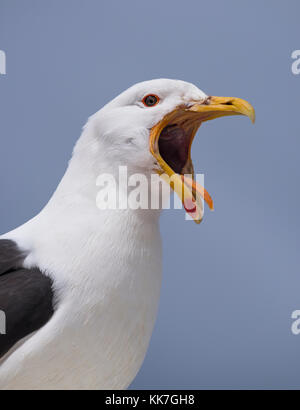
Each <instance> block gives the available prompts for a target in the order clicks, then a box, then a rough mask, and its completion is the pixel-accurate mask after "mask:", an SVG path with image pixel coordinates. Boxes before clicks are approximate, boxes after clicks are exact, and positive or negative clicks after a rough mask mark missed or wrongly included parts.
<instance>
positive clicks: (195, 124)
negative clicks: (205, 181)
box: [150, 97, 255, 223]
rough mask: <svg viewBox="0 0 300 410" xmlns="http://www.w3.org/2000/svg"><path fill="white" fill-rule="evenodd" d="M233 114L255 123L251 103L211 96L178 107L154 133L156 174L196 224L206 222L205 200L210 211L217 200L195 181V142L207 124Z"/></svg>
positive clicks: (152, 147) (151, 144)
mask: <svg viewBox="0 0 300 410" xmlns="http://www.w3.org/2000/svg"><path fill="white" fill-rule="evenodd" d="M229 115H246V116H247V117H249V118H250V119H251V121H252V122H253V123H254V122H255V111H254V108H253V107H252V105H251V104H249V103H248V102H247V101H245V100H242V99H240V98H234V97H208V98H207V99H205V100H204V101H200V102H199V101H193V102H191V103H190V104H189V105H181V106H178V107H177V108H176V109H175V110H173V111H172V112H170V113H169V114H167V115H166V116H165V117H164V118H163V119H162V120H161V121H160V122H159V123H158V124H156V125H155V126H154V127H153V128H152V130H151V132H150V151H151V153H152V155H153V156H154V157H155V159H156V161H157V164H158V169H156V172H158V173H159V174H160V176H161V178H162V179H164V180H165V181H166V182H168V183H169V184H170V186H171V187H172V189H173V190H174V191H175V192H176V193H177V194H178V196H179V197H180V199H181V201H182V203H183V206H184V208H185V210H186V211H187V213H188V214H189V215H190V216H191V217H192V218H193V220H194V221H195V222H196V223H200V222H201V221H202V219H203V203H202V199H204V201H205V202H206V203H207V204H208V206H209V208H210V209H213V201H212V199H211V197H210V195H209V194H208V192H207V191H206V190H205V189H204V187H202V186H201V185H200V184H198V183H197V182H196V180H195V177H194V167H193V163H192V159H191V147H192V142H193V139H194V137H195V134H196V133H197V131H198V129H199V127H200V125H201V124H202V123H203V122H205V121H209V120H213V119H215V118H219V117H225V116H229Z"/></svg>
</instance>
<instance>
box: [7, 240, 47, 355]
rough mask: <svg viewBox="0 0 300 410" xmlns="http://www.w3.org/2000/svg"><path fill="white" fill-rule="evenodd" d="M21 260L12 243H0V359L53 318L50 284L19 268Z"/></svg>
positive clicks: (39, 274) (36, 273)
mask: <svg viewBox="0 0 300 410" xmlns="http://www.w3.org/2000/svg"><path fill="white" fill-rule="evenodd" d="M25 258H26V253H24V252H22V251H20V249H19V248H18V246H17V244H16V243H15V242H13V241H10V240H4V239H2V240H0V313H1V315H0V320H2V323H0V359H1V357H2V356H4V355H5V353H7V352H8V351H9V350H10V349H11V348H12V347H13V346H14V344H15V343H17V342H18V341H19V340H21V339H23V338H24V337H25V336H28V335H29V334H30V333H32V332H34V331H36V330H38V329H40V328H41V327H42V326H43V325H44V324H46V323H47V322H48V320H49V319H50V318H51V316H52V315H53V290H52V281H51V279H50V278H49V277H47V276H45V275H44V274H43V273H42V272H41V271H40V270H39V269H38V268H33V269H25V268H24V267H22V265H23V262H24V259H25Z"/></svg>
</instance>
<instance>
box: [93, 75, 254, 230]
mask: <svg viewBox="0 0 300 410" xmlns="http://www.w3.org/2000/svg"><path fill="white" fill-rule="evenodd" d="M233 115H246V116H248V117H249V118H250V119H251V120H252V122H254V121H255V112H254V109H253V107H252V106H251V105H250V104H249V103H248V102H247V101H245V100H243V99H240V98H235V97H215V96H210V95H207V94H205V93H204V92H203V91H202V90H200V89H199V88H198V87H196V86H195V85H193V84H191V83H188V82H185V81H179V80H170V79H158V80H152V81H145V82H142V83H138V84H135V85H134V86H132V87H130V88H129V89H127V90H126V91H124V92H123V93H122V94H120V95H119V96H118V97H116V98H114V99H113V100H112V101H111V102H109V103H108V104H107V105H105V106H104V107H103V108H102V109H101V110H100V111H98V112H97V113H96V114H94V115H93V116H92V117H91V118H90V121H89V123H88V125H90V126H92V127H93V135H94V136H96V143H97V144H100V145H101V151H102V152H105V158H106V161H108V162H109V163H111V164H118V165H125V166H127V167H128V168H131V169H133V170H135V171H136V172H143V173H147V174H149V173H150V174H151V173H158V174H159V175H160V176H161V177H162V179H164V180H165V181H167V182H168V183H169V184H170V185H171V187H172V189H173V190H174V191H175V192H176V193H177V194H178V195H179V197H180V199H181V200H182V202H183V204H184V207H185V209H186V210H187V211H188V212H189V214H190V215H191V216H192V218H193V219H194V221H195V222H196V223H199V222H201V220H202V217H203V205H202V199H201V197H202V198H203V199H204V200H206V202H207V204H208V205H209V207H210V208H213V203H212V200H211V198H210V196H209V194H208V193H207V192H206V190H205V189H204V188H203V187H202V186H200V185H199V184H197V182H196V181H195V178H194V167H193V162H192V158H191V148H192V142H193V140H194V137H195V135H196V133H197V131H198V129H199V127H200V126H201V125H202V123H204V122H206V121H209V120H213V119H215V118H219V117H224V116H233ZM187 175H189V176H190V177H188V176H187ZM198 194H199V195H198ZM187 203H188V204H189V205H188V208H187V206H186V204H187Z"/></svg>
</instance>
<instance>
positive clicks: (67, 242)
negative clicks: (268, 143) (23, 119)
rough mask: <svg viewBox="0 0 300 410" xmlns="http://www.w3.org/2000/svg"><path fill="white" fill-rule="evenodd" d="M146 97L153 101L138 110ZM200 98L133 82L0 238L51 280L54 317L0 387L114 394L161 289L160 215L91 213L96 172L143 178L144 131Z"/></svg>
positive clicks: (140, 344) (9, 363) (137, 352)
mask: <svg viewBox="0 0 300 410" xmlns="http://www.w3.org/2000/svg"><path fill="white" fill-rule="evenodd" d="M147 94H155V95H159V98H160V103H159V104H158V105H157V106H155V107H151V108H148V107H145V106H144V105H143V103H142V99H143V97H144V96H145V95H147ZM206 98H207V96H206V95H205V94H204V93H203V92H202V91H201V90H199V89H198V88H197V87H195V86H194V85H192V84H189V83H185V82H182V81H177V80H153V81H148V82H145V83H141V84H137V85H135V86H133V87H132V88H130V89H128V90H127V91H125V92H124V93H123V94H121V95H120V96H118V97H117V98H115V99H114V100H113V101H111V102H110V103H109V104H107V105H106V106H105V107H104V108H102V109H101V110H100V111H98V112H97V113H96V114H95V115H93V116H92V117H91V118H90V119H89V121H88V123H87V124H86V126H85V127H84V130H83V133H82V135H81V137H80V139H79V141H78V142H77V144H76V146H75V149H74V153H73V157H72V159H71V161H70V163H69V166H68V169H67V171H66V174H65V175H64V177H63V179H62V181H61V183H60V184H59V186H58V188H57V190H56V192H55V193H54V195H53V197H52V198H51V200H50V202H49V203H48V204H47V206H46V207H45V208H44V209H43V210H42V212H41V213H40V214H39V215H37V216H36V217H35V218H33V219H32V220H31V221H29V222H28V223H26V224H25V225H23V226H21V227H19V228H17V229H15V230H14V231H12V232H10V233H7V234H5V235H3V236H2V237H1V238H0V239H9V240H12V241H14V242H15V243H17V244H18V246H19V247H20V248H21V249H22V250H24V251H25V252H26V254H27V257H26V259H25V261H24V266H25V267H26V268H28V269H30V268H32V267H35V266H38V268H39V269H40V270H41V271H42V272H43V273H44V274H46V275H48V276H49V277H50V278H51V279H52V281H53V289H54V295H55V299H54V307H55V312H54V314H53V316H52V317H51V319H50V320H49V321H48V323H46V324H45V325H44V326H43V327H42V328H41V329H40V330H38V331H36V332H35V333H34V334H31V335H30V336H29V337H27V338H26V340H25V341H22V342H21V343H19V344H18V346H17V348H16V346H14V348H13V350H11V351H10V352H9V353H8V354H7V355H6V356H5V357H4V359H2V364H1V365H0V388H2V389H16V388H17V389H124V388H126V387H128V386H129V384H130V383H131V382H132V380H133V379H134V377H135V376H136V374H137V372H138V370H139V368H140V366H141V364H142V362H143V359H144V357H145V354H146V351H147V347H148V344H149V340H150V336H151V333H152V329H153V325H154V322H155V318H156V313H157V308H158V302H159V294H160V287H161V274H162V272H161V264H162V263H161V261H162V257H161V239H160V233H159V215H160V211H155V210H131V209H126V210H118V209H117V210H105V211H99V209H98V208H97V206H96V196H97V186H96V180H97V177H98V176H99V174H101V173H111V174H112V175H114V176H115V177H116V178H117V177H118V167H119V166H120V165H126V166H127V167H128V170H129V173H135V172H139V173H140V172H142V173H143V174H144V175H146V177H147V178H150V176H151V174H152V173H153V169H154V168H155V167H157V166H158V165H157V160H156V158H155V157H154V156H153V155H152V154H151V153H150V151H149V134H150V130H151V129H152V128H153V127H154V126H155V125H156V124H157V123H159V122H160V121H161V120H162V119H163V118H164V117H165V116H166V115H167V114H168V113H170V112H171V111H172V110H174V109H175V108H176V107H178V106H181V105H184V104H185V105H187V106H188V105H190V104H191V102H195V101H196V102H198V103H200V102H202V101H204V100H205V99H206Z"/></svg>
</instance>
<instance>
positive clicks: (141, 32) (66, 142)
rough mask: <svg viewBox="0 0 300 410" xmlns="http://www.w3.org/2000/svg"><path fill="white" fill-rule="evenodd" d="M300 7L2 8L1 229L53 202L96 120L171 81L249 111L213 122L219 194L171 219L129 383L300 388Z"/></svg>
mask: <svg viewBox="0 0 300 410" xmlns="http://www.w3.org/2000/svg"><path fill="white" fill-rule="evenodd" d="M299 15H300V2H299V0H288V1H283V0H282V1H275V0H264V1H260V0H256V1H253V0H252V1H243V2H241V1H238V0H227V1H223V0H219V1H216V0H215V1H214V0H210V1H202V0H198V1H194V0H189V1H188V2H183V1H175V0H172V1H169V0H164V1H158V0H153V1H151V2H149V1H142V0H138V1H136V0H130V1H129V0H128V1H121V0H120V1H114V0H112V1H100V0H98V1H96V0H85V1H83V0H82V1H79V0H63V1H62V0H51V1H50V0H49V1H46V0H36V1H34V0H26V1H25V0H24V1H22V0H19V1H17V0H0V49H2V50H5V51H6V54H7V75H6V76H3V75H2V76H0V136H1V151H0V178H1V186H0V187H1V201H0V215H1V219H0V231H1V232H2V233H4V232H6V231H8V230H11V229H12V228H14V227H16V226H18V225H20V224H22V223H23V222H25V221H26V220H28V219H29V218H31V217H32V216H34V215H35V214H36V213H38V212H39V210H40V209H41V208H42V207H43V206H44V205H45V203H46V202H47V200H48V198H49V197H50V195H51V194H52V192H53V191H54V189H55V187H56V186H57V184H58V182H59V180H60V178H61V177H62V175H63V173H64V170H65V167H66V164H67V161H68V159H69V157H70V154H71V150H72V147H73V145H74V143H75V141H76V139H77V138H78V137H79V135H80V132H81V127H82V126H83V124H84V123H85V121H86V119H87V117H88V116H89V115H90V114H92V113H94V112H95V111H97V110H98V109H99V108H100V107H101V106H102V105H103V104H105V103H106V102H107V101H109V100H111V99H112V98H113V97H114V96H115V95H117V94H119V93H120V92H121V91H122V90H124V89H126V88H127V87H128V86H130V85H132V84H134V83H136V82H139V81H142V80H147V79H152V78H159V77H167V78H178V79H182V80H186V81H189V82H192V83H195V84H196V85H197V86H198V87H200V88H202V89H203V90H204V91H205V92H206V93H208V94H210V95H225V96H237V97H242V98H245V99H247V100H249V101H251V102H252V104H253V105H254V106H255V108H256V111H257V123H256V125H255V126H252V125H251V123H250V121H247V119H245V118H224V119H221V120H217V121H213V122H210V123H208V124H205V125H204V126H203V127H202V128H201V130H200V132H199V134H198V137H197V138H196V141H195V143H194V149H193V159H194V164H195V167H196V170H197V172H203V173H204V174H205V178H206V181H205V182H206V188H207V189H208V190H209V192H210V193H211V194H212V196H213V198H214V200H215V208H216V210H215V212H213V213H210V212H209V211H208V210H207V211H206V214H205V220H204V222H203V223H202V224H201V225H200V226H197V225H196V224H194V223H192V222H186V221H185V217H184V213H183V211H178V210H177V211H168V212H165V213H164V214H163V217H162V221H161V231H162V236H163V242H164V281H163V289H162V297H161V304H160V311H159V316H158V321H157V324H156V328H155V331H154V334H153V337H152V341H151V345H150V349H149V351H148V355H147V358H146V360H145V363H144V366H143V368H142V369H141V371H140V373H139V374H138V376H137V378H136V380H135V381H134V383H133V384H132V388H138V389H139V388H199V389H200V388H299V387H300V335H299V336H295V335H293V334H292V332H291V325H292V319H291V314H292V312H293V311H294V310H296V309H300V276H299V262H300V256H299V222H300V217H299V200H300V195H299V177H300V171H299V150H300V132H299V131H300V116H299V95H300V93H299V91H300V75H299V76H295V75H293V74H292V72H291V65H292V60H291V53H292V51H293V50H296V49H300V28H299Z"/></svg>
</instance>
